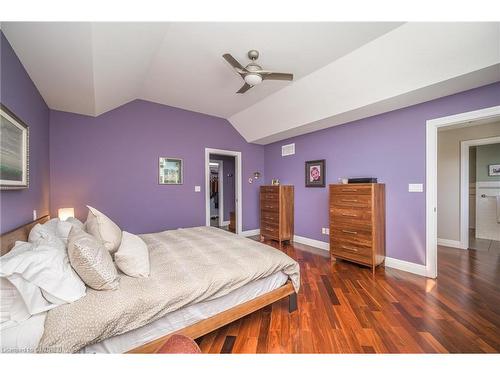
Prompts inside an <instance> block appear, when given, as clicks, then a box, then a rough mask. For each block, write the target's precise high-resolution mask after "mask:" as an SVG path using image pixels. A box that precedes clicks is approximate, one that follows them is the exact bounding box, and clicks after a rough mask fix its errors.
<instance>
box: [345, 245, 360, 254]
mask: <svg viewBox="0 0 500 375" xmlns="http://www.w3.org/2000/svg"><path fill="white" fill-rule="evenodd" d="M342 249H345V250H350V251H354V252H356V253H357V252H358V249H356V248H355V247H349V246H342Z"/></svg>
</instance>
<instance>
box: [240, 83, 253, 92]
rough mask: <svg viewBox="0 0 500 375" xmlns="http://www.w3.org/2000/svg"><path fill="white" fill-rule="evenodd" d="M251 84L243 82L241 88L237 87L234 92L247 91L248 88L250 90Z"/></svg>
mask: <svg viewBox="0 0 500 375" xmlns="http://www.w3.org/2000/svg"><path fill="white" fill-rule="evenodd" d="M252 87H253V86H250V85H249V84H248V83H245V84H244V85H243V86H242V87H241V89H239V90H238V91H236V94H243V93H245V92H247V91H248V90H250V89H251V88H252Z"/></svg>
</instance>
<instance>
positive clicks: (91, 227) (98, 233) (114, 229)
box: [85, 206, 122, 253]
mask: <svg viewBox="0 0 500 375" xmlns="http://www.w3.org/2000/svg"><path fill="white" fill-rule="evenodd" d="M87 207H88V209H89V214H88V216H87V221H86V223H85V227H86V230H87V232H88V233H90V234H91V235H93V236H94V237H95V238H97V239H98V240H99V241H101V242H102V243H103V244H104V247H105V248H106V249H107V250H108V251H109V252H110V253H113V252H115V251H116V250H118V247H119V246H120V242H121V240H122V231H121V229H120V227H119V226H118V225H116V224H115V223H114V222H113V221H111V219H110V218H109V217H107V216H106V215H104V214H103V213H102V212H99V211H98V210H96V209H95V208H93V207H90V206H87Z"/></svg>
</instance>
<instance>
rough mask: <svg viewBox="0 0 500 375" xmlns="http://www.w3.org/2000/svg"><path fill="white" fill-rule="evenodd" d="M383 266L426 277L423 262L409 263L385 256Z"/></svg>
mask: <svg viewBox="0 0 500 375" xmlns="http://www.w3.org/2000/svg"><path fill="white" fill-rule="evenodd" d="M385 266H386V267H389V268H395V269H397V270H400V271H405V272H410V273H414V274H416V275H420V276H425V277H427V268H426V267H425V266H424V265H423V264H417V263H411V262H407V261H405V260H400V259H395V258H389V257H385Z"/></svg>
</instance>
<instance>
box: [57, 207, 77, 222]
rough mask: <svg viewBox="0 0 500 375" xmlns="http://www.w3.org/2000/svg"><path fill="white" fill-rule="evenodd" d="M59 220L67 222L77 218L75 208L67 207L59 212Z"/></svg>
mask: <svg viewBox="0 0 500 375" xmlns="http://www.w3.org/2000/svg"><path fill="white" fill-rule="evenodd" d="M57 216H59V220H66V219H67V218H69V217H75V209H74V208H73V207H65V208H60V209H59V210H57Z"/></svg>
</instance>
